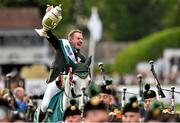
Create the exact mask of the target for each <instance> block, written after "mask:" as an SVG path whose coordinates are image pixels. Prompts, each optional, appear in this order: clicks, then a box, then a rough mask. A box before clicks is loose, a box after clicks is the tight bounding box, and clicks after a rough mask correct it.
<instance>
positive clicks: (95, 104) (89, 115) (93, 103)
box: [84, 96, 109, 122]
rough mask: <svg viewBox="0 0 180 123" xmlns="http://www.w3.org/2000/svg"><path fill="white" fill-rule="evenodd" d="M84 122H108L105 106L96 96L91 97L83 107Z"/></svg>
mask: <svg viewBox="0 0 180 123" xmlns="http://www.w3.org/2000/svg"><path fill="white" fill-rule="evenodd" d="M84 121H85V122H108V121H109V113H108V110H107V105H106V104H105V103H103V102H102V101H100V100H99V99H98V98H97V96H94V97H92V98H91V99H90V100H89V101H88V102H87V103H86V104H85V106H84Z"/></svg>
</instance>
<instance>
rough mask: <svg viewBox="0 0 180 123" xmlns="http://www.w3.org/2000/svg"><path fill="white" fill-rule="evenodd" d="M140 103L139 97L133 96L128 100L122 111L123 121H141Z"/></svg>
mask: <svg viewBox="0 0 180 123" xmlns="http://www.w3.org/2000/svg"><path fill="white" fill-rule="evenodd" d="M139 109H140V108H139V104H138V101H137V97H135V96H134V97H131V98H130V102H128V103H127V104H126V105H125V106H124V108H123V111H122V121H123V122H139V120H140V118H141V117H140V113H139Z"/></svg>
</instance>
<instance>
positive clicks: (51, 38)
mask: <svg viewBox="0 0 180 123" xmlns="http://www.w3.org/2000/svg"><path fill="white" fill-rule="evenodd" d="M47 35H48V36H49V38H47V40H48V41H49V43H51V44H52V46H53V47H54V48H55V49H58V48H59V46H60V44H59V39H58V38H57V37H56V36H55V35H54V34H53V33H52V31H50V30H49V31H47Z"/></svg>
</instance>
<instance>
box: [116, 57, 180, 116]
mask: <svg viewBox="0 0 180 123" xmlns="http://www.w3.org/2000/svg"><path fill="white" fill-rule="evenodd" d="M149 63H150V65H151V69H150V71H151V72H152V75H153V77H154V79H155V82H156V88H157V93H158V96H159V102H160V103H161V105H162V113H168V114H176V108H175V93H176V94H180V92H178V91H175V87H174V86H173V87H171V89H164V88H162V87H161V84H160V81H159V79H158V77H157V74H156V72H155V70H154V62H153V61H152V60H151V61H150V62H149ZM137 81H138V85H139V94H137V93H132V92H128V90H127V88H126V87H124V88H123V89H122V90H121V91H117V92H119V93H121V94H122V98H121V110H123V108H124V105H125V103H126V98H127V97H126V95H127V94H131V95H134V96H138V103H139V112H140V115H141V117H143V113H142V112H143V108H144V107H143V103H144V97H143V75H142V74H138V75H137ZM163 91H167V92H170V93H171V105H170V106H165V104H164V102H163V101H162V98H165V97H166V96H165V94H164V92H163Z"/></svg>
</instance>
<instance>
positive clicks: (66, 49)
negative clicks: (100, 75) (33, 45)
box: [35, 5, 86, 121]
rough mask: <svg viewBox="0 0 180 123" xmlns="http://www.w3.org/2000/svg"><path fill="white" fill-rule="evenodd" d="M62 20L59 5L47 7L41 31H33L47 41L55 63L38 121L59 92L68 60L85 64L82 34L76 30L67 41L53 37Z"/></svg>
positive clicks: (51, 70) (51, 69)
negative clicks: (81, 52)
mask: <svg viewBox="0 0 180 123" xmlns="http://www.w3.org/2000/svg"><path fill="white" fill-rule="evenodd" d="M61 19H62V16H61V5H59V6H56V7H54V8H53V7H52V6H49V5H47V9H46V14H45V16H44V17H43V20H42V25H43V28H42V29H35V30H36V32H37V33H38V34H39V35H40V36H43V37H46V38H47V40H48V41H49V42H50V44H52V46H53V47H54V49H55V51H56V54H55V61H54V62H53V64H52V66H51V68H50V73H49V77H48V80H47V83H48V85H47V89H46V92H45V94H44V97H43V100H42V104H41V107H40V115H39V121H42V120H43V119H44V117H45V112H46V110H47V108H48V105H49V102H50V100H51V98H52V97H53V96H54V95H55V94H56V93H58V92H59V91H60V90H61V85H62V83H61V80H60V78H61V77H60V76H61V74H66V73H67V71H68V70H67V69H68V59H67V58H70V59H71V60H72V61H74V62H75V63H78V62H85V60H86V59H85V57H84V56H83V55H81V54H80V52H79V51H80V48H81V46H82V44H83V42H84V39H83V35H82V32H81V31H80V30H78V29H76V30H72V31H71V32H70V33H69V35H68V40H66V39H58V38H57V37H56V36H55V35H53V33H52V31H51V30H53V29H54V28H55V27H56V26H57V25H58V23H59V22H60V20H61Z"/></svg>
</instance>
